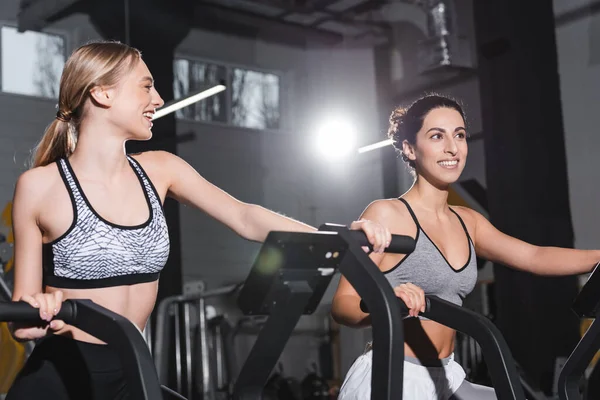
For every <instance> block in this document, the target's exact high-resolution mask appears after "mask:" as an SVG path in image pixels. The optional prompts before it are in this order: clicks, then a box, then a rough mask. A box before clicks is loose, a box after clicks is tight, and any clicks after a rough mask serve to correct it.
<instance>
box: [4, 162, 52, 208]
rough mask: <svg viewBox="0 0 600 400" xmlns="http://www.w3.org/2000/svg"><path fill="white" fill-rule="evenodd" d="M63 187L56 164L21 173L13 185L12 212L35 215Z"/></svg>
mask: <svg viewBox="0 0 600 400" xmlns="http://www.w3.org/2000/svg"><path fill="white" fill-rule="evenodd" d="M57 185H63V183H62V180H61V177H60V173H59V172H58V168H57V166H56V163H51V164H49V165H46V166H43V167H36V168H32V169H30V170H27V171H25V172H23V173H22V174H21V175H20V176H19V178H18V179H17V182H16V184H15V191H14V198H13V210H15V209H17V210H28V211H27V213H34V214H37V213H38V212H40V210H41V209H42V208H43V206H44V204H45V202H46V201H47V199H48V198H50V197H51V196H52V194H53V193H56V188H57Z"/></svg>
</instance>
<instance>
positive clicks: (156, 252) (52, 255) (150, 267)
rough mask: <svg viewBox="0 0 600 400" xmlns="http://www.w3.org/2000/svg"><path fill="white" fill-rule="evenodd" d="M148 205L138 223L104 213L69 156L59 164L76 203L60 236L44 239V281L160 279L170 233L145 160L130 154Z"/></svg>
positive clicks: (81, 283) (65, 284)
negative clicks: (115, 221)
mask: <svg viewBox="0 0 600 400" xmlns="http://www.w3.org/2000/svg"><path fill="white" fill-rule="evenodd" d="M127 158H128V160H129V164H130V165H131V168H132V169H133V171H134V172H135V174H136V176H137V177H138V179H139V181H140V185H141V187H142V189H143V190H144V196H145V198H146V202H147V204H148V208H149V210H150V215H149V217H148V220H147V221H146V222H144V223H143V224H141V225H137V226H122V225H116V224H113V223H111V222H109V221H107V220H105V219H104V218H102V217H101V216H100V215H99V214H98V213H97V212H96V211H95V210H94V208H93V207H92V205H91V204H90V202H89V200H88V199H87V197H86V196H85V193H83V190H82V189H81V185H80V184H79V181H78V180H77V177H76V176H75V174H74V173H73V168H72V167H71V164H70V163H69V161H68V159H66V158H62V159H59V160H58V161H57V162H56V163H57V165H58V170H59V172H60V175H61V177H62V179H63V181H64V183H65V185H66V187H67V190H68V191H69V195H70V197H71V203H72V205H73V223H72V224H71V226H70V228H69V229H68V230H67V231H66V232H65V233H64V234H63V235H61V236H60V237H59V238H57V239H56V240H54V241H52V242H50V243H44V244H43V246H42V249H43V257H42V260H43V271H44V272H43V280H44V286H45V285H49V286H53V287H58V288H72V289H88V288H101V287H109V286H121V285H133V284H136V283H142V282H151V281H155V280H157V279H158V277H159V275H160V271H161V270H162V269H163V268H164V266H165V264H166V262H167V259H168V257H169V233H168V230H167V222H166V219H165V216H164V212H163V207H162V204H161V202H160V197H159V196H158V194H157V192H156V189H155V188H154V185H152V182H151V181H150V179H149V178H148V175H146V173H145V172H144V170H143V169H142V167H141V165H140V164H139V163H138V162H137V161H135V160H134V159H133V158H132V157H130V156H127Z"/></svg>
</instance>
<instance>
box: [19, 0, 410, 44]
mask: <svg viewBox="0 0 600 400" xmlns="http://www.w3.org/2000/svg"><path fill="white" fill-rule="evenodd" d="M90 1H91V0H21V7H20V13H19V28H20V29H21V30H39V29H42V28H43V27H44V26H45V25H47V24H48V23H49V22H52V21H54V20H56V19H60V18H62V17H64V16H66V15H68V14H70V13H73V12H85V5H86V3H89V2H90ZM129 1H130V0H105V1H104V2H103V3H104V4H107V3H111V2H115V3H119V4H123V6H126V5H127V4H128V3H129ZM167 1H168V0H167ZM404 1H405V2H408V3H418V2H419V0H412V1H410V0H404ZM386 2H389V0H388V1H383V0H193V7H194V22H193V25H194V26H195V27H197V28H201V29H206V30H211V31H220V32H224V33H228V34H234V35H240V36H246V37H252V38H257V37H259V38H261V39H264V40H267V41H272V42H281V43H286V44H292V45H306V44H307V43H311V44H317V45H318V44H322V45H333V44H338V43H349V44H358V45H360V44H364V45H373V44H375V43H380V42H382V41H386V40H387V39H388V29H387V26H386V24H385V23H383V22H381V21H378V20H377V19H376V18H372V17H371V16H372V15H374V13H376V12H377V10H378V9H380V8H381V7H382V6H383V5H384V4H385V3H386ZM115 3H113V6H114V5H115ZM133 3H135V1H134V0H131V4H133ZM168 6H169V7H171V6H172V7H177V1H176V0H173V1H168ZM133 7H134V6H133V5H132V8H133ZM136 7H137V6H136ZM134 11H135V10H131V12H134Z"/></svg>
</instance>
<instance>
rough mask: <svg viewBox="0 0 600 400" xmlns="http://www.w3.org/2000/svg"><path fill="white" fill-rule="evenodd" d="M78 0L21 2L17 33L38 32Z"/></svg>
mask: <svg viewBox="0 0 600 400" xmlns="http://www.w3.org/2000/svg"><path fill="white" fill-rule="evenodd" d="M79 1H80V0H22V1H21V4H20V10H19V13H18V15H17V21H18V30H19V32H25V31H39V30H41V29H43V28H44V27H45V26H46V25H48V23H49V22H50V21H51V20H52V19H53V18H55V17H56V16H57V15H58V14H61V13H63V12H64V11H66V10H67V9H68V8H69V7H71V6H73V5H74V4H75V3H77V2H79Z"/></svg>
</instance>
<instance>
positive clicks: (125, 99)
mask: <svg viewBox="0 0 600 400" xmlns="http://www.w3.org/2000/svg"><path fill="white" fill-rule="evenodd" d="M116 89H117V90H116V96H115V98H114V102H113V103H112V104H111V107H110V108H111V120H112V121H113V123H115V124H117V125H119V127H120V128H122V129H123V130H125V131H126V132H127V136H128V139H133V140H148V139H150V138H151V137H152V131H151V129H152V116H153V114H154V112H155V111H156V109H157V108H159V107H162V105H163V104H164V101H163V99H162V98H161V97H160V95H159V94H158V92H157V91H156V88H155V87H154V80H153V78H152V75H151V74H150V71H149V70H148V67H147V66H146V63H144V61H142V60H141V59H140V60H139V61H138V62H137V65H136V66H135V67H134V68H133V69H132V71H131V72H130V73H128V74H127V75H126V76H125V77H124V79H123V80H122V81H121V82H119V85H118V87H117V88H116Z"/></svg>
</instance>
